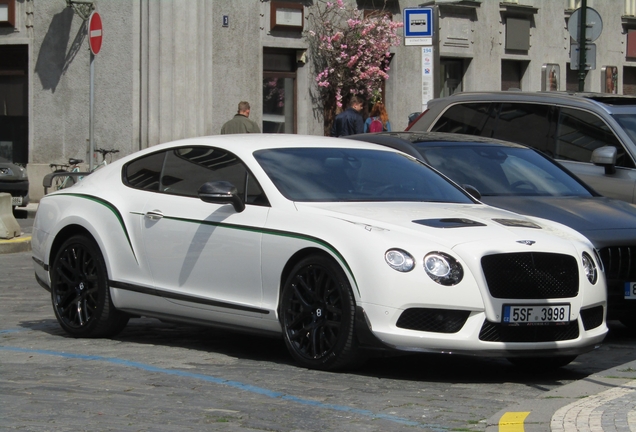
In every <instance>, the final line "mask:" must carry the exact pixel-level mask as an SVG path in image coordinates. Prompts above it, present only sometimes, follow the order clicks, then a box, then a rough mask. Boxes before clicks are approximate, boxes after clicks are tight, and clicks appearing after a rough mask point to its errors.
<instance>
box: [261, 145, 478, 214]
mask: <svg viewBox="0 0 636 432" xmlns="http://www.w3.org/2000/svg"><path fill="white" fill-rule="evenodd" d="M254 156H255V158H256V160H257V161H258V162H259V163H260V165H261V166H262V167H263V169H264V170H265V172H266V173H267V175H268V176H269V177H270V178H271V180H272V182H273V183H274V184H275V185H276V187H277V188H278V190H279V191H280V192H281V193H282V194H283V195H284V196H285V197H286V198H287V199H289V200H292V201H320V202H335V201H338V202H343V201H344V202H350V201H428V202H451V203H472V202H473V201H472V200H471V199H470V198H469V197H468V196H467V195H466V194H465V193H463V192H462V191H461V190H460V189H458V188H457V187H455V186H454V185H453V184H451V183H449V182H448V181H447V180H446V179H444V178H443V177H442V176H440V175H439V174H437V173H436V172H435V171H433V170H431V169H430V168H428V167H427V166H426V165H424V164H422V163H421V162H418V161H417V160H416V159H413V158H410V157H408V156H406V155H402V154H399V153H396V152H392V151H381V150H365V149H342V148H289V149H273V150H260V151H258V152H256V153H255V154H254Z"/></svg>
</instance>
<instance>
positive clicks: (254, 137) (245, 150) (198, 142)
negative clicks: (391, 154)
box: [117, 134, 391, 164]
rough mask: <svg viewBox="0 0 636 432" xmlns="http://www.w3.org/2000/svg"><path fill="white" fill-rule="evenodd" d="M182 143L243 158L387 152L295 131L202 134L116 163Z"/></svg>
mask: <svg viewBox="0 0 636 432" xmlns="http://www.w3.org/2000/svg"><path fill="white" fill-rule="evenodd" d="M181 146H211V147H218V148H220V149H225V150H228V151H230V152H232V153H234V154H235V155H237V156H238V157H240V158H242V159H245V158H246V157H248V156H249V155H251V154H253V153H254V152H255V151H258V150H266V149H274V148H298V147H301V148H302V147H305V148H308V147H323V148H366V149H375V150H383V151H390V150H391V149H387V148H386V147H384V146H378V145H375V144H373V143H370V142H352V141H349V142H345V141H342V140H340V139H338V138H333V137H324V136H316V135H295V134H229V135H211V136H204V137H195V138H185V139H180V140H176V141H170V142H166V143H163V144H158V145H155V146H152V147H148V148H146V149H144V150H141V151H138V152H135V153H132V154H131V155H128V156H126V157H124V158H121V159H119V160H117V163H121V164H125V163H127V162H129V161H131V160H133V159H137V158H139V157H141V156H144V155H147V154H150V153H154V152H157V151H162V150H166V149H168V148H172V147H181Z"/></svg>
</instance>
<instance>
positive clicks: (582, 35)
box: [579, 0, 587, 92]
mask: <svg viewBox="0 0 636 432" xmlns="http://www.w3.org/2000/svg"><path fill="white" fill-rule="evenodd" d="M586 12H587V0H582V1H581V19H579V47H580V48H579V91H580V92H582V91H584V90H585V76H586V75H587V72H586V69H585V51H586V48H585V47H586V44H587V35H586V30H587V16H586Z"/></svg>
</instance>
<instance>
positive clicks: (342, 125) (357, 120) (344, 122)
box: [331, 95, 364, 137]
mask: <svg viewBox="0 0 636 432" xmlns="http://www.w3.org/2000/svg"><path fill="white" fill-rule="evenodd" d="M363 106H364V103H363V100H362V98H360V97H358V96H355V95H354V96H352V97H351V100H349V106H348V108H347V109H346V110H344V111H343V112H341V113H340V114H338V115H337V116H336V118H335V119H334V121H333V126H332V127H331V136H333V137H340V136H347V135H355V134H359V133H362V132H363V131H364V119H363V118H362V114H360V111H362V107H363Z"/></svg>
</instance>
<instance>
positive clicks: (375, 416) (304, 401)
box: [0, 330, 448, 431]
mask: <svg viewBox="0 0 636 432" xmlns="http://www.w3.org/2000/svg"><path fill="white" fill-rule="evenodd" d="M6 332H9V331H8V330H4V331H2V332H0V333H6ZM0 351H13V352H18V353H25V354H40V355H51V356H57V357H64V358H70V359H77V360H90V361H100V362H107V363H112V364H116V365H120V366H125V367H131V368H136V369H141V370H144V371H147V372H156V373H163V374H166V375H174V376H178V377H185V378H192V379H196V380H202V381H206V382H210V383H213V384H221V385H225V386H229V387H233V388H235V389H238V390H243V391H248V392H251V393H256V394H259V395H262V396H266V397H269V398H273V399H282V400H286V401H290V402H294V403H297V404H301V405H308V406H313V407H316V408H322V409H328V410H333V411H341V412H346V413H350V414H357V415H359V416H363V417H370V418H373V419H382V420H387V421H390V422H394V423H399V424H403V425H406V426H416V427H422V428H427V429H428V430H431V431H447V430H448V429H447V428H444V427H442V426H439V425H430V424H422V423H419V422H415V421H412V420H408V419H405V418H402V417H397V416H392V415H388V414H377V413H374V412H373V411H370V410H364V409H359V408H352V407H349V406H346V405H335V404H326V403H322V402H318V401H314V400H310V399H304V398H300V397H297V396H291V395H288V394H285V393H281V392H276V391H272V390H268V389H266V388H263V387H257V386H253V385H250V384H245V383H242V382H240V381H232V380H226V379H223V378H217V377H214V376H211V375H203V374H197V373H192V372H185V371H182V370H176V369H164V368H159V367H156V366H152V365H148V364H145V363H139V362H134V361H130V360H123V359H119V358H115V357H103V356H98V355H86V354H72V353H65V352H60V351H48V350H37V349H28V348H19V347H10V346H2V345H0Z"/></svg>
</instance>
